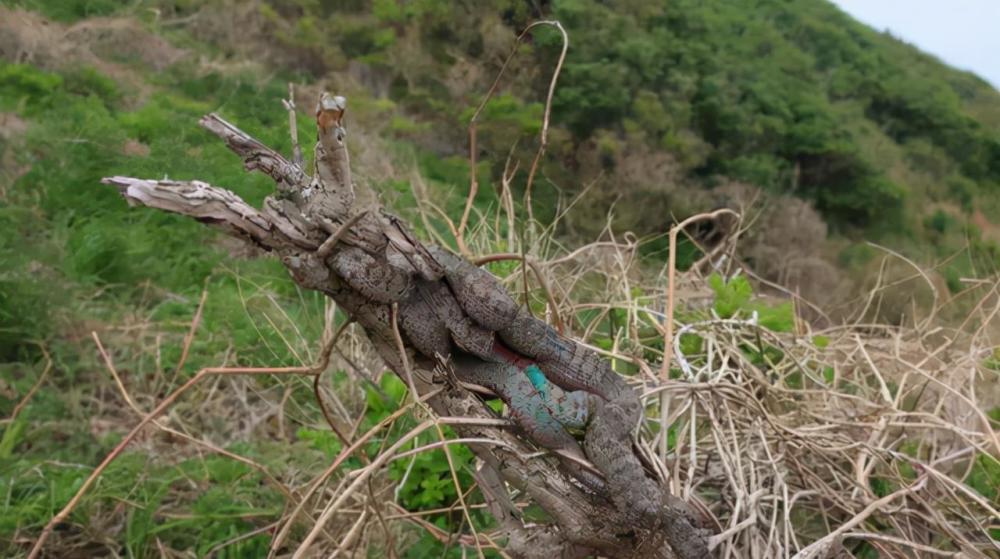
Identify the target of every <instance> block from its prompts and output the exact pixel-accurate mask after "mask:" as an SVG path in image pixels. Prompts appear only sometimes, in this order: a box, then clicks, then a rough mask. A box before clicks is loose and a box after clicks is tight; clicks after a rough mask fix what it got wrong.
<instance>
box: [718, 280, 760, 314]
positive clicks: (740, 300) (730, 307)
mask: <svg viewBox="0 0 1000 559" xmlns="http://www.w3.org/2000/svg"><path fill="white" fill-rule="evenodd" d="M708 285H709V287H711V288H712V291H714V292H715V304H714V308H715V312H716V314H718V315H719V316H720V317H721V318H732V317H733V316H734V315H736V313H737V312H739V311H740V310H741V309H743V308H744V307H745V306H746V304H747V303H749V302H750V297H752V296H753V288H752V287H751V286H750V282H749V281H747V279H746V278H745V277H743V276H736V277H735V278H732V279H730V280H729V283H726V282H724V281H723V279H722V276H721V275H719V274H717V273H716V274H712V275H711V276H710V277H709V278H708Z"/></svg>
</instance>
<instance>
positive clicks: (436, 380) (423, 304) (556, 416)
mask: <svg viewBox="0 0 1000 559" xmlns="http://www.w3.org/2000/svg"><path fill="white" fill-rule="evenodd" d="M345 114H346V100H345V99H344V98H342V97H334V96H330V95H328V94H326V93H324V94H323V97H322V98H321V100H320V103H319V104H318V107H317V110H316V121H317V129H318V141H317V143H316V146H315V158H314V161H315V168H314V169H313V172H312V174H311V175H310V174H308V173H306V172H305V171H304V170H303V169H302V168H301V167H300V166H299V165H298V164H296V163H293V162H291V161H289V160H287V159H285V158H284V157H283V156H282V155H280V154H279V153H277V152H275V151H274V150H272V149H270V148H268V147H267V146H265V145H263V144H262V143H260V142H259V141H257V140H255V139H254V138H252V137H250V136H249V135H248V134H246V133H245V132H243V131H242V130H240V129H239V128H237V127H236V126H234V125H232V124H230V123H228V122H226V121H225V120H224V119H222V118H221V117H220V116H218V115H215V114H212V115H208V116H206V117H204V118H203V119H202V120H201V125H202V126H203V127H204V128H206V129H207V130H209V131H210V132H212V133H213V134H215V135H217V136H219V137H220V138H221V139H222V140H223V141H225V143H226V145H227V146H228V147H229V148H230V149H231V150H232V151H233V152H234V153H236V154H237V155H239V156H240V158H241V159H242V160H243V162H244V167H245V168H246V169H248V170H259V171H261V172H263V173H265V174H267V175H268V176H269V177H271V178H272V179H273V180H274V181H275V183H276V185H277V190H278V193H277V195H276V196H273V197H269V198H267V199H266V200H265V203H264V206H263V208H261V209H259V210H258V209H256V208H253V207H251V206H250V205H248V204H247V203H246V202H244V201H243V200H242V199H240V198H239V197H238V196H236V195H235V194H233V193H232V192H230V191H228V190H225V189H223V188H219V187H215V186H211V185H208V184H205V183H203V182H199V181H190V182H178V181H166V180H164V181H155V180H144V179H136V178H130V177H110V178H106V179H104V182H105V183H106V184H111V185H114V186H116V187H117V188H118V189H119V192H120V193H121V195H122V196H123V197H124V198H125V199H126V200H128V201H129V202H130V203H131V204H135V205H143V206H148V207H151V208H156V209H159V210H163V211H168V212H173V213H178V214H182V215H187V216H191V217H193V218H195V219H198V220H199V221H202V222H204V223H206V224H209V225H212V226H215V227H217V228H221V229H222V230H224V231H225V232H226V233H228V234H230V235H233V236H236V237H239V238H242V239H244V240H246V241H247V242H251V243H253V244H254V245H256V246H258V247H261V248H263V249H265V250H267V251H270V252H272V253H274V254H275V255H276V256H278V257H279V258H280V259H281V261H282V262H283V263H284V264H285V266H286V267H287V268H288V270H289V272H290V273H291V275H292V278H293V279H294V280H295V281H296V282H297V283H298V284H299V285H301V286H303V287H305V288H308V289H313V290H317V291H320V292H322V293H324V294H326V295H327V296H329V297H331V298H333V299H334V300H335V301H336V302H337V304H338V305H339V306H340V307H341V308H343V309H344V310H345V311H346V312H348V313H350V314H351V316H352V318H353V319H354V320H356V321H357V322H358V324H359V325H361V326H362V328H363V329H364V332H365V334H366V336H367V337H368V338H369V340H370V341H371V343H372V344H373V346H374V348H375V350H376V351H377V352H378V354H379V355H380V356H381V357H382V359H383V360H384V361H385V363H386V365H387V366H388V367H389V368H390V369H392V370H393V372H395V373H396V374H397V375H399V376H400V377H401V378H403V379H404V380H407V382H411V381H412V382H413V383H414V384H415V386H416V389H417V390H418V391H420V392H426V391H428V390H430V388H431V385H432V384H438V385H441V384H443V385H445V386H446V390H443V391H441V393H440V394H438V395H436V396H434V397H432V398H431V399H430V400H429V403H430V405H431V407H432V408H433V410H434V411H435V412H436V413H438V414H439V415H442V416H465V417H478V418H490V417H493V416H494V415H495V414H494V413H493V412H492V410H491V409H490V408H489V407H488V406H486V405H485V404H484V402H482V401H481V400H480V399H479V398H478V397H477V396H476V395H474V394H473V393H471V392H469V391H467V390H464V389H462V388H460V387H459V386H455V385H453V384H452V380H451V379H454V378H457V379H458V380H460V381H463V382H468V383H472V384H479V385H484V386H486V387H488V388H489V389H490V390H492V391H493V392H494V393H496V394H497V395H498V396H499V397H500V398H502V399H503V400H504V401H505V402H506V403H507V405H508V407H509V409H510V410H511V416H512V418H513V419H514V420H515V421H516V422H517V424H518V426H519V427H520V430H519V431H517V432H514V431H512V430H510V429H504V428H501V427H497V426H493V425H457V426H455V430H456V431H457V432H458V434H459V436H460V437H463V438H479V439H483V438H487V439H492V440H496V441H498V442H499V443H501V444H496V445H482V444H470V446H471V448H472V450H473V451H474V452H475V453H476V455H477V456H478V457H479V458H480V459H481V460H482V462H483V464H484V468H486V469H488V470H491V471H492V472H494V473H495V474H496V476H499V478H500V479H502V480H504V481H505V482H507V483H508V484H511V485H514V486H516V487H520V488H522V489H523V490H524V491H525V492H526V493H527V495H528V496H529V497H530V498H531V499H532V500H533V501H534V502H536V503H537V504H538V505H539V506H541V507H542V508H543V509H545V510H546V511H547V512H548V513H549V515H550V517H551V519H552V524H551V525H549V526H546V527H544V534H545V537H544V538H543V539H544V541H545V542H546V544H545V545H540V546H537V547H533V546H531V545H525V542H528V541H531V540H532V538H534V537H536V536H537V534H538V533H539V532H538V527H534V526H526V525H525V524H524V523H522V522H521V520H520V519H519V518H515V519H510V518H505V519H498V520H500V521H501V526H502V527H503V529H504V530H505V531H506V532H507V533H508V536H509V541H510V542H511V544H512V547H511V549H510V550H509V551H510V552H512V553H515V554H516V555H519V556H526V557H527V556H543V555H544V556H551V555H552V550H553V549H556V548H558V549H559V550H561V551H560V552H559V553H560V555H564V556H578V555H588V554H600V555H605V556H614V557H636V556H641V557H662V558H670V557H680V558H681V559H694V558H697V559H703V558H704V557H706V556H707V555H708V546H707V540H706V537H705V534H704V533H703V531H702V530H701V529H700V528H699V527H698V523H697V521H696V520H695V516H694V515H693V514H691V513H690V512H689V511H688V509H687V508H686V506H685V505H684V503H683V502H681V501H680V500H679V499H676V498H674V497H671V496H670V495H668V494H667V493H666V492H665V490H664V488H663V487H662V485H661V484H660V483H658V482H656V481H654V480H653V479H651V478H650V477H648V476H647V475H646V473H645V471H644V470H643V468H642V465H641V463H640V461H639V459H638V457H637V456H636V453H635V452H634V450H633V445H632V440H633V436H632V435H633V429H634V428H635V426H636V425H637V424H638V422H639V419H640V415H641V413H642V407H641V403H640V400H639V397H638V394H637V393H636V392H635V391H634V390H632V388H631V387H629V386H628V385H627V384H626V383H625V382H624V380H623V379H622V378H621V377H620V376H619V375H618V374H616V373H615V372H614V371H613V370H612V369H611V367H610V365H609V364H608V363H607V362H606V361H604V360H603V359H601V358H600V357H598V355H597V354H596V353H594V352H593V351H591V350H590V349H588V348H586V347H585V346H583V345H581V344H579V343H576V342H575V341H573V340H571V339H568V338H566V337H564V336H562V335H561V334H559V333H558V332H557V331H556V330H554V329H553V328H551V327H550V326H549V325H548V324H545V323H544V322H542V321H540V320H538V319H536V318H535V317H533V316H532V315H531V313H529V312H526V310H525V309H523V308H520V307H519V306H518V305H517V304H516V303H515V302H514V300H513V299H512V298H511V297H510V295H509V294H508V293H507V292H506V291H505V290H504V289H503V287H502V286H501V285H500V284H499V282H498V281H497V280H496V278H494V277H493V276H492V275H490V274H489V273H488V272H486V271H484V270H482V269H480V268H478V267H476V266H474V265H472V264H470V263H469V262H468V261H466V260H465V259H463V258H461V257H459V256H457V255H455V254H452V253H450V252H448V251H447V250H445V249H442V248H440V247H436V246H430V245H424V244H423V243H422V242H421V241H419V240H418V239H417V238H416V237H415V236H414V235H412V234H411V233H410V231H409V229H408V227H407V225H406V224H405V223H404V222H403V221H401V220H400V219H398V218H397V217H395V216H393V215H391V214H389V213H387V212H386V211H385V210H384V209H383V208H382V207H380V206H378V205H377V204H368V205H367V206H365V207H359V206H360V204H355V200H362V199H364V200H370V199H372V197H371V196H361V197H358V196H356V193H355V185H354V184H353V182H352V180H351V173H350V165H349V159H348V154H347V146H346V130H345V128H344V117H345ZM393 309H397V311H395V312H394V310H393ZM398 338H401V340H402V349H403V351H404V352H405V355H403V354H401V353H400V350H399V344H398V342H397V339H398ZM408 369H412V370H413V371H417V372H419V373H420V374H416V375H412V376H410V377H408V375H407V370H408ZM442 371H449V372H450V373H452V374H453V375H452V374H442ZM426 379H431V380H426ZM567 427H572V428H574V429H576V428H581V427H582V428H584V429H585V435H584V437H583V441H582V444H581V442H580V441H578V440H577V439H576V438H575V437H574V436H573V435H572V434H570V432H569V431H568V430H567ZM538 448H543V449H547V450H549V451H551V453H550V454H548V455H546V456H543V457H537V456H538V455H537V449H538ZM527 456H535V457H533V458H526V457H527ZM490 475H492V474H490ZM498 487H500V486H499V485H498V484H496V483H493V484H492V488H491V490H492V491H493V492H494V495H493V496H492V497H491V498H492V499H494V501H495V502H501V501H502V500H503V499H502V497H498V496H497V495H495V493H496V492H497V490H498V489H497V488H498ZM300 551H302V550H300Z"/></svg>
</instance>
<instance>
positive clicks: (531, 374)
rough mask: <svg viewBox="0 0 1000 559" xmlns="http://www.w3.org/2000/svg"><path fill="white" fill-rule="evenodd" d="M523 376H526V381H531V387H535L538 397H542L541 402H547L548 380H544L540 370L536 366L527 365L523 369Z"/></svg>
mask: <svg viewBox="0 0 1000 559" xmlns="http://www.w3.org/2000/svg"><path fill="white" fill-rule="evenodd" d="M524 374H526V375H528V380H530V381H531V386H534V387H535V390H537V391H538V395H539V396H541V397H542V400H545V401H548V399H549V380H548V379H547V378H545V374H543V373H542V370H541V369H539V368H538V365H528V366H527V367H525V369H524Z"/></svg>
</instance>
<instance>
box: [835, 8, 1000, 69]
mask: <svg viewBox="0 0 1000 559" xmlns="http://www.w3.org/2000/svg"><path fill="white" fill-rule="evenodd" d="M833 3H834V4H837V5H838V6H840V8H841V9H842V10H844V11H845V12H847V13H849V14H851V15H852V16H854V18H855V19H857V20H860V21H862V22H864V23H866V24H868V25H869V26H871V27H874V28H875V29H877V30H879V31H885V30H889V31H890V32H891V33H892V34H893V35H894V36H896V37H899V38H900V39H903V40H904V41H906V42H908V43H910V44H912V45H915V46H917V47H918V48H919V49H920V50H922V51H924V52H927V53H930V54H933V55H935V56H937V57H938V58H940V59H941V60H943V61H945V62H947V63H948V64H949V65H951V66H955V67H956V68H961V69H963V70H971V71H973V72H975V73H976V74H978V75H979V76H980V77H982V78H985V79H986V81H988V82H990V83H992V84H993V87H998V88H1000V0H833Z"/></svg>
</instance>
